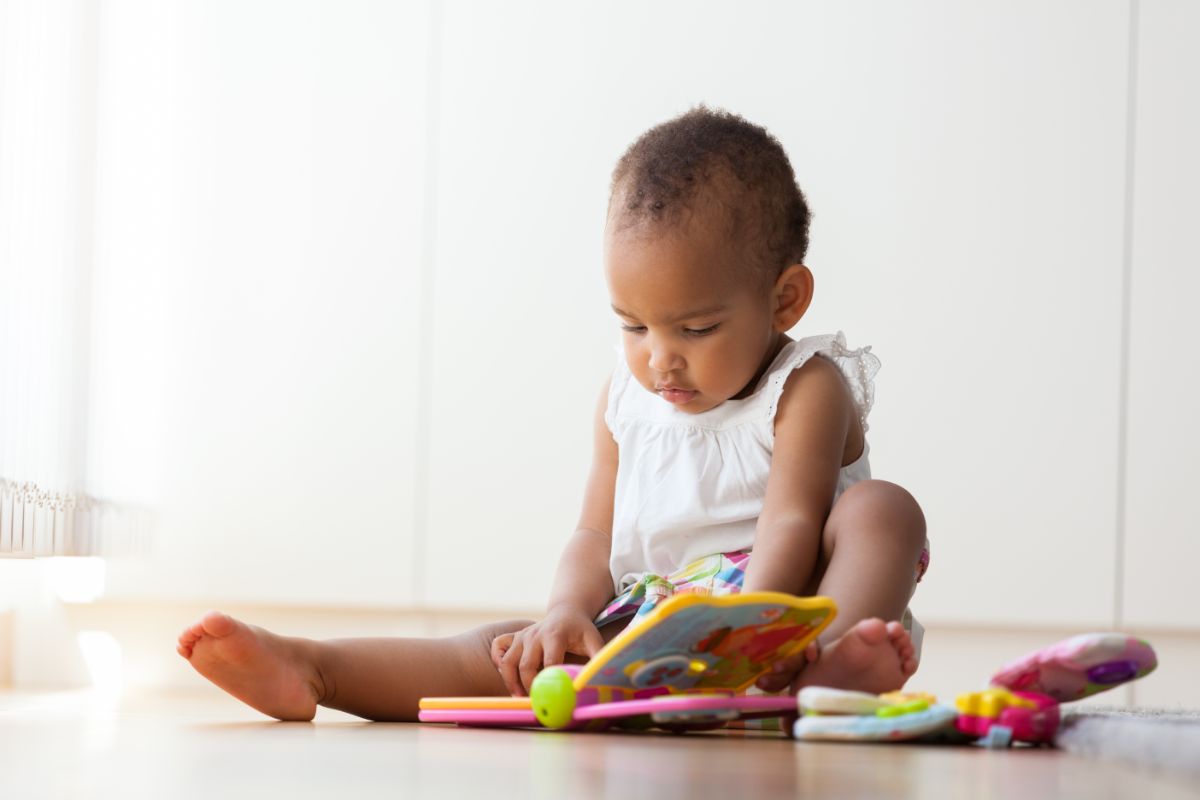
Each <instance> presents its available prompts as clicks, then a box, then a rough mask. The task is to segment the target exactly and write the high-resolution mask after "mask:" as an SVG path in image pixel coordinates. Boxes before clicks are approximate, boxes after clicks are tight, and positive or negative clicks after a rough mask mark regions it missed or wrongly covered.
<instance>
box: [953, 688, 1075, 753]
mask: <svg viewBox="0 0 1200 800" xmlns="http://www.w3.org/2000/svg"><path fill="white" fill-rule="evenodd" d="M955 705H956V706H957V707H958V710H959V712H960V713H959V716H958V719H957V720H956V721H955V723H954V727H955V728H956V729H957V730H959V731H960V732H962V733H965V734H967V735H968V736H971V737H976V738H981V737H989V738H988V740H987V741H988V744H989V745H991V746H999V743H1000V742H1003V746H1007V745H1008V744H1009V743H1010V742H1014V741H1015V742H1026V743H1028V744H1050V743H1051V742H1053V741H1054V734H1056V733H1058V723H1059V709H1058V701H1056V700H1055V699H1054V698H1053V697H1050V696H1049V695H1045V694H1041V693H1040V692H1010V691H1008V690H1007V689H1004V688H1001V687H993V688H991V689H987V690H985V691H982V692H969V693H967V694H960V695H959V696H958V698H957V700H955ZM1001 728H1003V729H1004V732H1003V733H1001V732H1000V730H999V729H1001ZM993 730H996V731H997V732H996V733H995V734H992V733H991V732H992V731H993ZM997 737H998V738H997Z"/></svg>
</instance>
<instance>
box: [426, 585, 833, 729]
mask: <svg viewBox="0 0 1200 800" xmlns="http://www.w3.org/2000/svg"><path fill="white" fill-rule="evenodd" d="M836 613H837V609H836V606H835V605H834V602H833V601H832V600H830V599H829V598H826V597H809V598H799V597H793V596H792V595H787V594H781V593H778V592H748V593H743V594H735V595H723V596H719V597H715V596H710V595H702V594H681V595H676V596H674V597H672V598H670V599H668V600H666V601H664V602H663V603H662V605H661V606H659V607H658V608H657V609H655V610H654V612H652V613H651V614H650V615H649V616H648V617H646V619H645V620H643V621H642V622H641V623H639V624H637V625H636V626H634V627H631V628H629V629H627V630H625V631H624V632H623V633H621V634H620V635H618V636H617V637H616V638H615V639H613V640H612V641H611V642H609V643H608V644H607V645H605V646H604V647H603V648H602V649H601V650H600V652H598V653H596V655H595V656H594V657H593V658H592V659H591V660H590V661H589V662H588V663H587V664H586V665H583V666H563V667H550V668H547V669H544V670H542V672H541V673H540V674H539V675H538V677H537V678H536V679H535V680H534V682H533V685H532V686H531V687H530V696H529V697H440V698H438V697H427V698H423V699H422V700H421V702H420V713H419V718H420V720H421V721H423V722H456V723H458V724H460V725H484V726H518V727H545V728H587V729H589V730H594V729H599V728H604V727H608V726H609V725H612V724H614V723H617V722H622V723H624V724H625V725H627V726H628V725H633V726H635V727H660V728H665V729H668V730H687V729H702V728H712V727H717V726H720V725H723V724H724V723H725V722H727V721H729V720H732V719H739V718H740V719H746V718H754V717H762V716H780V715H783V714H792V715H794V714H795V713H796V699H795V697H793V696H791V695H787V694H784V695H744V694H741V693H742V692H744V691H745V690H746V689H747V688H749V687H750V686H752V685H753V684H754V682H755V681H756V680H757V679H758V678H759V677H760V676H761V675H763V674H764V673H766V672H767V671H768V670H769V669H771V667H772V665H774V664H775V663H776V662H777V661H779V660H781V659H784V658H787V657H789V656H792V655H794V654H796V653H799V652H801V651H802V650H804V648H805V647H807V646H808V644H809V642H811V641H812V640H813V639H815V638H816V636H817V635H818V634H819V633H820V632H821V631H822V630H824V628H825V627H826V626H827V625H828V624H829V623H830V622H831V621H832V620H833V618H834V615H835V614H836Z"/></svg>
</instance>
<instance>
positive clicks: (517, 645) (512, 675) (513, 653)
mask: <svg viewBox="0 0 1200 800" xmlns="http://www.w3.org/2000/svg"><path fill="white" fill-rule="evenodd" d="M523 648H524V643H523V642H522V641H521V637H520V636H515V637H513V642H512V645H511V646H510V647H509V648H508V650H507V652H505V654H504V656H503V657H502V658H501V659H500V666H499V669H500V677H501V678H502V679H503V680H504V687H505V688H506V689H508V693H509V694H511V695H512V696H513V697H520V696H521V695H523V694H524V692H522V691H521V672H520V664H521V651H522V649H523Z"/></svg>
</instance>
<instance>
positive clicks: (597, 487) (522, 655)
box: [492, 383, 617, 695]
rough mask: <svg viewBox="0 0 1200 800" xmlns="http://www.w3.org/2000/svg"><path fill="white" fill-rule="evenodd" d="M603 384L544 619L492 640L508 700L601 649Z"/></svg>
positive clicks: (607, 477) (608, 527) (610, 479)
mask: <svg viewBox="0 0 1200 800" xmlns="http://www.w3.org/2000/svg"><path fill="white" fill-rule="evenodd" d="M607 405H608V384H607V383H605V386H604V389H603V391H601V392H600V402H599V404H598V405H597V407H596V413H595V421H594V434H593V439H594V446H593V453H592V469H591V473H590V474H589V475H588V481H587V487H586V490H585V492H584V498H583V511H582V513H581V514H580V518H579V524H578V525H577V526H576V528H575V533H574V534H572V536H571V538H570V540H568V542H567V546H566V548H565V549H564V550H563V554H562V557H561V558H560V559H559V562H558V569H557V571H556V572H555V575H554V586H553V588H552V589H551V590H550V600H549V602H548V603H547V606H546V617H545V618H544V619H542V620H541V621H540V622H537V623H535V624H533V625H530V626H529V627H528V628H526V629H524V630H523V631H519V632H517V633H515V634H505V635H504V636H500V637H497V638H496V640H495V641H494V642H493V644H492V660H493V661H494V662H495V664H496V667H497V668H498V669H499V670H500V674H501V676H502V677H503V678H504V682H505V684H506V685H507V686H508V689H509V691H510V692H512V693H513V694H514V695H518V694H522V693H523V692H524V690H526V689H527V688H528V687H529V685H530V683H531V682H532V681H533V678H534V677H535V676H536V675H537V673H538V671H539V670H540V669H541V668H542V667H543V665H544V666H550V665H552V664H561V663H562V662H563V658H564V657H565V656H566V654H567V653H575V654H577V655H581V656H588V657H590V656H592V655H593V654H595V652H596V651H597V650H599V649H600V647H601V646H602V645H603V644H604V642H603V640H602V639H601V636H600V632H599V631H597V630H596V626H595V625H593V624H592V620H593V619H594V618H595V616H596V614H598V613H599V612H600V609H602V608H603V607H604V604H605V603H606V602H607V601H608V600H609V599H610V598H611V597H612V593H613V585H612V577H611V575H610V574H609V570H608V559H609V554H610V551H611V548H612V518H613V499H614V496H615V494H616V483H617V443H616V442H615V441H614V440H613V437H612V434H611V433H610V432H609V430H608V425H607V424H605V422H604V411H605V408H606V407H607Z"/></svg>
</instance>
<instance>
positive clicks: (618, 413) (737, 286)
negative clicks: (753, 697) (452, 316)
mask: <svg viewBox="0 0 1200 800" xmlns="http://www.w3.org/2000/svg"><path fill="white" fill-rule="evenodd" d="M808 224H809V212H808V208H807V205H806V203H805V200H804V196H803V194H802V193H801V192H800V189H799V188H798V187H797V185H796V180H795V176H794V174H793V172H792V168H791V165H790V164H789V162H788V159H787V156H786V154H785V153H784V151H783V148H782V147H781V146H780V144H779V143H778V141H776V140H775V139H774V138H773V137H772V136H770V134H768V133H767V132H766V131H765V130H763V129H762V128H760V127H758V126H755V125H752V124H750V123H749V122H747V121H745V120H744V119H742V118H741V117H738V116H736V115H733V114H729V113H725V112H718V111H712V110H709V109H707V108H704V107H699V108H696V109H693V110H692V111H690V112H688V113H686V114H684V115H682V116H680V117H678V118H676V119H673V120H670V121H669V122H666V123H663V124H661V125H659V126H657V127H655V128H652V129H651V130H649V131H647V132H646V133H645V134H643V135H642V136H641V138H639V139H638V140H637V141H636V142H634V144H633V145H632V146H631V147H630V148H629V150H628V151H626V153H625V154H624V156H622V158H621V159H620V161H619V162H618V163H617V166H616V169H615V170H614V172H613V177H612V188H611V195H610V199H609V208H608V219H607V224H606V228H605V251H604V261H605V273H606V277H607V281H608V287H609V296H610V300H611V303H612V309H613V312H614V313H615V314H616V316H617V318H618V320H619V321H620V327H621V331H622V333H621V337H622V340H623V348H622V351H623V352H622V354H621V357H620V358H619V359H618V363H617V366H616V369H615V370H614V372H613V373H612V375H611V377H610V379H609V381H608V382H607V384H606V385H605V387H604V389H603V390H602V391H601V393H600V397H599V402H598V404H597V406H596V411H595V423H594V424H595V433H594V454H593V460H592V468H591V472H590V475H589V477H588V481H587V486H586V492H585V496H584V501H583V509H582V513H581V516H580V520H579V524H578V525H577V526H576V529H575V533H574V534H573V535H572V536H571V538H570V540H569V541H568V542H567V545H566V548H565V550H564V552H563V555H562V558H561V560H560V563H559V567H558V570H557V573H556V575H555V580H554V584H553V588H552V590H551V593H550V599H549V602H548V605H547V611H546V615H545V616H544V617H543V618H542V619H541V620H539V621H537V622H529V621H525V620H509V621H505V622H498V623H495V624H492V625H486V626H484V627H482V628H478V629H476V630H473V631H470V632H467V633H464V634H461V635H459V636H456V637H451V638H446V639H403V638H378V639H370V638H368V639H338V640H326V641H313V640H308V639H300V638H290V637H283V636H279V635H277V634H274V633H270V632H268V631H265V630H263V629H261V628H256V627H253V626H250V625H246V624H244V623H242V622H240V621H238V620H235V619H233V618H231V617H229V616H227V615H224V614H221V613H219V612H215V611H214V612H210V613H208V614H206V615H205V616H204V617H203V618H202V619H200V621H198V622H197V623H195V624H194V625H192V626H191V627H189V628H187V629H186V630H185V631H184V632H183V633H182V634H181V635H180V637H179V643H178V651H179V653H180V655H182V656H183V657H184V658H187V659H188V660H189V661H190V662H191V664H192V666H193V667H195V668H196V669H197V670H198V671H199V672H200V673H201V674H203V675H204V676H205V677H207V678H208V679H209V680H211V681H213V682H214V683H216V684H217V685H218V686H220V687H221V688H223V689H225V690H226V691H228V692H229V693H231V694H232V695H234V696H235V697H237V698H239V699H241V700H243V701H244V702H246V703H248V704H250V705H251V706H253V707H254V708H256V709H258V710H259V711H262V712H263V713H265V714H269V715H270V716H273V717H277V718H279V719H288V720H308V719H312V717H313V715H314V713H315V711H316V706H317V705H324V706H328V707H330V708H337V709H341V710H343V711H348V712H350V713H352V714H357V715H359V716H362V717H367V718H370V719H377V720H415V719H416V716H417V701H418V700H419V699H420V698H421V697H424V696H473V695H499V694H504V693H510V694H514V695H519V694H524V693H525V692H526V691H527V690H528V687H529V685H530V683H531V682H532V680H533V678H534V676H535V675H536V674H537V673H538V671H539V670H541V669H542V668H543V667H544V666H547V665H551V664H558V663H562V662H564V661H567V660H583V659H586V658H587V657H589V656H591V655H593V654H594V653H595V652H596V651H597V650H598V649H599V648H600V647H602V646H603V644H604V642H605V641H607V640H609V639H611V638H612V637H613V636H614V635H616V634H617V633H619V632H620V631H621V630H622V629H624V628H625V627H626V626H627V625H629V624H636V623H637V620H638V619H639V618H640V617H641V616H644V615H645V614H646V613H647V612H648V611H649V610H650V609H651V608H653V607H654V606H655V605H656V604H657V603H658V602H660V601H661V600H662V598H664V597H666V596H669V595H670V594H672V593H673V592H676V591H706V592H710V593H728V592H738V591H742V590H743V589H745V590H746V591H754V590H772V591H780V592H788V593H791V594H798V595H812V594H821V595H827V596H829V597H832V598H833V599H834V600H835V601H836V602H837V604H838V610H839V612H838V616H837V618H836V619H835V620H834V622H833V623H832V624H831V625H830V626H829V628H827V629H826V630H825V632H824V634H823V635H822V637H821V639H820V640H819V644H814V645H812V646H810V647H809V648H808V649H807V651H806V652H804V653H803V654H801V655H799V656H797V657H795V658H793V659H791V660H789V661H787V662H785V663H782V664H779V665H778V666H777V668H776V669H775V670H774V671H773V672H772V673H771V674H768V675H766V676H764V677H763V678H762V679H760V680H759V683H758V686H759V688H761V689H763V690H765V691H779V690H782V689H785V688H788V687H789V686H790V687H791V689H792V690H796V689H798V688H799V687H800V686H805V685H823V686H835V687H842V688H847V689H859V690H863V691H868V692H884V691H888V690H892V689H898V688H900V687H901V686H902V685H903V684H904V682H905V681H906V680H907V679H908V677H909V676H910V675H912V673H913V672H914V671H915V670H916V666H917V660H916V656H917V654H916V647H915V646H914V634H919V628H915V622H913V621H912V618H911V615H909V614H908V613H907V611H906V605H907V603H908V600H909V598H910V597H911V596H912V593H913V591H914V588H915V586H916V583H917V581H918V580H920V578H921V575H922V574H923V572H924V570H925V567H926V565H927V564H928V559H929V551H928V542H927V540H926V538H925V520H924V517H923V516H922V513H921V509H920V508H919V506H918V505H917V503H916V501H915V500H913V498H912V496H911V495H909V493H908V492H906V491H905V490H904V489H902V488H900V487H899V486H896V485H895V484H891V483H885V482H883V481H877V480H871V478H870V466H869V464H868V462H867V453H868V447H867V441H866V432H867V420H866V418H867V412H868V411H869V410H870V407H871V403H872V399H873V388H874V387H873V382H872V381H873V376H874V374H875V371H876V370H877V369H878V363H879V362H878V361H877V360H876V358H875V357H874V356H873V355H871V354H870V353H869V352H868V350H865V349H862V350H850V349H848V348H847V346H846V343H845V340H844V338H843V337H842V335H841V334H840V333H839V334H837V335H826V336H811V337H807V338H801V339H798V340H792V339H790V338H789V337H788V336H787V332H788V331H789V330H791V329H792V327H793V326H795V325H796V323H798V322H799V321H800V319H801V318H802V317H803V316H804V312H805V311H806V310H807V308H808V305H809V302H810V301H811V300H812V295H813V276H812V273H811V272H810V271H809V270H808V268H807V267H806V266H804V263H803V262H804V255H805V251H806V250H807V247H808ZM614 595H615V599H614ZM885 620H891V621H886V622H885Z"/></svg>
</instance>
